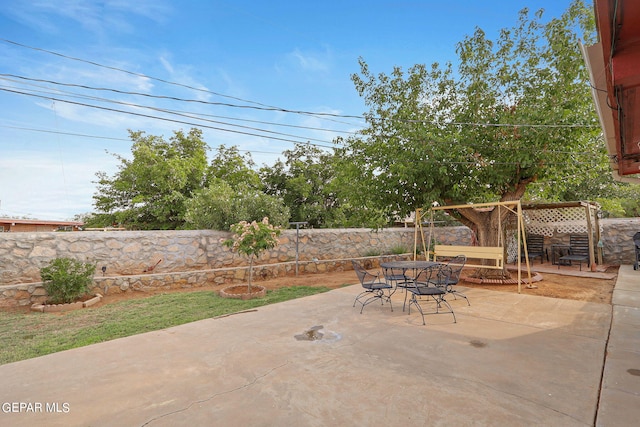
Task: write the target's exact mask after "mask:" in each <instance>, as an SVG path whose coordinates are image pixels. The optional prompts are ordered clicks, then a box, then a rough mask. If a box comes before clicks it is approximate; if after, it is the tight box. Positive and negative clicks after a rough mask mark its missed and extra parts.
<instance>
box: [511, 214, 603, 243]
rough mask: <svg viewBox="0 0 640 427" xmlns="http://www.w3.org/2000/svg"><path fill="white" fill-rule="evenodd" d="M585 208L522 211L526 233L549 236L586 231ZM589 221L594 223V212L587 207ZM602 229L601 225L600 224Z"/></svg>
mask: <svg viewBox="0 0 640 427" xmlns="http://www.w3.org/2000/svg"><path fill="white" fill-rule="evenodd" d="M586 212H587V210H586V209H585V208H582V207H576V208H557V209H530V210H526V211H524V212H523V217H524V223H525V227H526V229H527V233H531V234H541V235H543V236H548V237H551V236H553V235H554V233H558V234H584V233H587V231H588V230H587V218H586ZM589 212H590V215H591V223H592V224H595V218H594V212H593V210H592V209H589ZM600 229H601V230H600V231H602V225H601V226H600Z"/></svg>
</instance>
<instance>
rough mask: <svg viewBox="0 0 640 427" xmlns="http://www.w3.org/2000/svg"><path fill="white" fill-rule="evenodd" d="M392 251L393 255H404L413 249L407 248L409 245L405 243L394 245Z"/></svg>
mask: <svg viewBox="0 0 640 427" xmlns="http://www.w3.org/2000/svg"><path fill="white" fill-rule="evenodd" d="M390 252H391V254H393V255H403V254H406V253H409V252H411V250H410V249H407V247H406V246H404V245H397V246H394V247H392V248H391V251H390Z"/></svg>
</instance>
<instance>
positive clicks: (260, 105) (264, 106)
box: [0, 38, 364, 119]
mask: <svg viewBox="0 0 640 427" xmlns="http://www.w3.org/2000/svg"><path fill="white" fill-rule="evenodd" d="M0 40H1V41H3V42H5V43H9V44H13V45H15V46H20V47H23V48H26V49H31V50H35V51H39V52H44V53H47V54H50V55H55V56H58V57H61V58H64V59H69V60H72V61H78V62H83V63H86V64H90V65H93V66H96V67H100V68H105V69H108V70H113V71H118V72H122V73H125V74H129V75H133V76H136V77H143V78H146V79H150V80H155V81H158V82H161V83H165V84H168V85H173V86H178V87H183V88H186V89H190V90H194V91H197V92H202V93H207V94H210V95H215V96H220V97H223V98H229V99H234V100H236V101H241V102H246V103H249V104H254V105H256V106H258V107H251V106H246V105H245V106H241V105H235V104H228V105H225V104H221V105H225V106H227V107H235V108H253V109H259V110H266V111H279V112H284V113H293V114H302V115H308V116H321V117H322V116H326V117H337V118H353V119H363V118H364V117H362V116H356V115H348V114H335V113H323V112H311V111H303V110H290V109H287V108H281V107H276V106H273V105H268V104H263V103H261V102H257V101H251V100H247V99H243V98H238V97H235V96H231V95H225V94H222V93H218V92H214V91H210V90H208V89H202V88H198V87H194V86H190V85H185V84H182V83H176V82H172V81H169V80H165V79H161V78H159V77H153V76H149V75H147V74H142V73H136V72H134V71H129V70H125V69H123V68H118V67H112V66H109V65H104V64H100V63H98V62H95V61H89V60H86V59H81V58H76V57H73V56H69V55H64V54H61V53H58V52H54V51H51V50H47V49H43V48H39V47H33V46H28V45H25V44H22V43H18V42H14V41H12V40H7V39H4V38H0Z"/></svg>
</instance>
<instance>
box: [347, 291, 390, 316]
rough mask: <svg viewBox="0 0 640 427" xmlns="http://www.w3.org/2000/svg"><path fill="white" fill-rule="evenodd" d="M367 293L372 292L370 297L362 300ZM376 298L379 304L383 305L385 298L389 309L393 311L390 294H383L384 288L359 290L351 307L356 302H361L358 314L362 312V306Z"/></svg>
mask: <svg viewBox="0 0 640 427" xmlns="http://www.w3.org/2000/svg"><path fill="white" fill-rule="evenodd" d="M367 294H372V295H371V296H370V297H368V298H367V299H365V300H364V301H362V298H364V297H365V296H366V295H367ZM377 299H379V300H380V305H384V300H385V299H386V300H387V301H388V302H389V306H390V307H391V311H393V304H391V294H389V295H388V296H387V295H385V294H384V289H376V290H374V291H364V292H360V293H359V294H358V296H357V297H356V299H355V300H354V301H353V307H355V306H356V303H357V302H359V303H360V304H362V307H361V308H360V314H362V311H363V310H364V306H365V305H369V304H371V303H372V302H374V301H375V300H377Z"/></svg>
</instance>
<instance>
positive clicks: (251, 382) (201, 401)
mask: <svg viewBox="0 0 640 427" xmlns="http://www.w3.org/2000/svg"><path fill="white" fill-rule="evenodd" d="M288 364H289V361H286V362H284V363H282V364H280V365H278V366H274V367H273V368H271V369H269V370H268V371H267V372H265V373H263V374H262V375H258V376H256V377H254V378H253V380H251V381H249V382H248V383H245V384H243V385H240V386H238V387H235V388H232V389H230V390H225V391H221V392H219V393H215V394H212V395H211V396H209V397H207V398H204V399H200V400H196V401H193V402H191V403H189V404H188V405H186V406H185V407H183V408H180V409H176V410H175V411H170V412H167V413H166V414H161V415H158V416H155V417H153V418H151V419H150V420H148V421H147V422H145V423H144V424H142V425H141V427H144V426H147V425H150V424H151V423H153V422H154V421H158V420H159V419H161V418H165V417H168V416H171V415H175V414H179V413H180V412H184V411H188V410H189V409H191V407H193V406H194V405H197V404H201V403H205V402H208V401H210V400H213V399H215V398H216V397H218V396H222V395H225V394H229V393H235V392H236V391H239V390H243V389H245V388H248V387H251V386H252V385H254V384H256V383H257V382H258V381H260V380H261V379H263V378H265V377H267V376H269V375H270V374H271V373H272V372H274V371H276V370H278V369H280V368H283V367H284V366H286V365H288Z"/></svg>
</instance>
